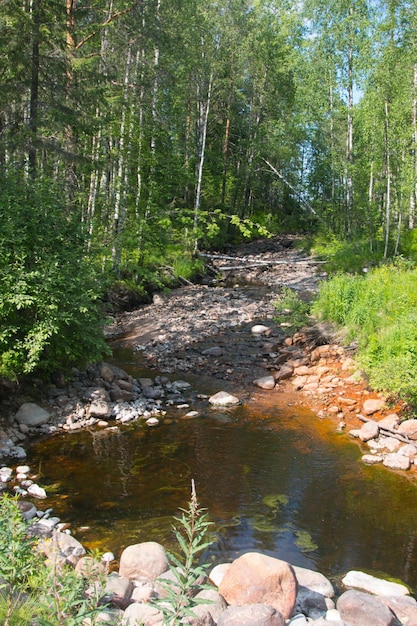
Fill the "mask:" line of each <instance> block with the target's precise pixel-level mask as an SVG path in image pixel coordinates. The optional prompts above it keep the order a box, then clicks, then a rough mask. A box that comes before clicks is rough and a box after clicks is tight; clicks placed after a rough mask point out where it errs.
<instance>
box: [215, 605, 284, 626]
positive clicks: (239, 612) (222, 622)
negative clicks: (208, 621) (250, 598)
mask: <svg viewBox="0 0 417 626" xmlns="http://www.w3.org/2000/svg"><path fill="white" fill-rule="evenodd" d="M217 626H285V619H284V618H283V616H282V615H281V613H280V612H279V611H277V610H276V609H274V608H273V607H272V606H267V605H264V604H251V605H247V606H229V607H228V608H227V610H226V611H224V612H223V613H222V614H221V615H220V617H219V620H218V622H217Z"/></svg>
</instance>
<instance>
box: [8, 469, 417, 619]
mask: <svg viewBox="0 0 417 626" xmlns="http://www.w3.org/2000/svg"><path fill="white" fill-rule="evenodd" d="M24 469H25V471H26V470H29V468H21V470H22V471H23V470H24ZM20 506H21V511H22V514H23V515H24V517H25V518H26V519H27V520H28V533H29V534H31V535H35V536H38V537H39V544H38V548H39V550H40V551H41V552H43V553H44V554H45V556H46V557H47V558H48V560H49V562H50V563H53V562H55V564H56V566H58V567H59V566H60V565H63V564H67V565H70V566H72V567H74V568H75V570H76V571H77V572H78V574H79V575H80V576H85V577H88V578H89V579H90V580H91V582H92V583H93V582H94V581H96V582H95V584H94V587H95V588H96V589H97V585H98V584H99V583H98V580H99V579H100V580H101V581H102V583H101V584H102V586H101V587H100V589H101V591H100V593H99V597H100V598H101V600H100V603H101V604H102V607H103V608H102V610H101V611H100V613H99V614H98V616H97V621H95V622H94V623H105V624H114V625H116V624H117V625H119V626H136V625H137V624H141V625H142V626H162V624H163V614H162V612H161V607H160V606H159V607H158V603H155V601H156V600H158V601H160V602H163V603H165V604H167V603H169V596H168V594H167V590H166V586H167V584H168V585H169V586H170V587H171V589H173V588H174V589H175V588H176V584H178V581H176V578H175V575H174V573H173V571H172V569H171V568H172V566H171V567H170V565H169V561H168V557H167V554H166V552H165V549H164V547H163V546H162V545H160V544H159V543H156V542H153V541H148V542H143V543H139V544H133V545H130V546H127V547H126V548H125V549H124V550H123V552H122V554H121V557H120V563H119V567H118V570H114V571H112V572H111V573H109V572H110V568H109V565H110V563H111V562H112V560H113V558H114V557H113V555H112V554H111V553H106V554H104V555H103V557H102V559H101V562H97V561H95V560H93V558H92V557H90V556H88V555H86V551H85V549H84V547H83V546H82V544H80V543H79V542H78V541H77V540H76V539H75V538H73V537H72V536H71V535H70V534H69V532H68V531H67V530H65V524H62V523H60V520H59V519H58V518H54V517H52V516H51V515H50V512H49V511H47V512H41V511H37V510H36V507H34V506H33V505H30V504H29V503H26V504H25V503H23V502H21V503H20ZM205 582H206V583H208V584H205V585H204V589H201V590H200V591H199V590H198V589H196V590H195V592H194V593H193V594H192V596H194V599H195V600H197V601H198V604H196V606H195V607H194V608H193V616H190V617H187V618H185V619H182V620H181V624H190V625H193V626H284V625H285V624H288V625H290V626H303V625H305V626H307V625H308V624H312V625H313V626H401V625H403V626H416V625H417V602H416V600H415V599H414V598H412V597H411V596H410V595H409V590H408V589H407V587H405V586H404V585H402V584H400V583H394V582H390V581H386V580H382V579H379V578H376V577H374V576H370V575H368V574H366V573H364V572H357V571H350V572H347V573H346V574H345V576H344V577H343V579H342V581H341V583H340V586H338V587H337V588H335V587H334V586H333V584H332V583H331V582H330V580H328V579H327V578H326V577H325V576H323V575H322V574H321V573H319V572H315V571H312V570H309V569H305V568H302V567H296V566H292V565H291V564H290V563H288V562H286V561H282V560H280V559H276V558H273V557H271V556H267V555H264V554H262V553H257V552H249V553H245V554H242V555H241V556H240V557H238V558H237V559H235V560H234V561H233V562H232V563H224V564H219V565H216V566H215V567H214V568H213V569H212V570H211V572H210V573H209V578H208V580H207V581H204V580H202V579H200V581H199V583H198V585H199V586H200V587H201V584H203V583H205ZM86 623H90V622H86ZM176 623H179V622H176Z"/></svg>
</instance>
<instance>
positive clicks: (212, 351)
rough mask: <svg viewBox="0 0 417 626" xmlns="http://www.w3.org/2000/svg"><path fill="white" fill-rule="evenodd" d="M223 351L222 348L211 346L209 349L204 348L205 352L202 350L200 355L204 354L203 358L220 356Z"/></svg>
mask: <svg viewBox="0 0 417 626" xmlns="http://www.w3.org/2000/svg"><path fill="white" fill-rule="evenodd" d="M223 352H224V350H223V348H220V346H212V347H211V348H206V349H205V350H203V352H202V353H201V354H204V356H214V357H216V356H222V354H223Z"/></svg>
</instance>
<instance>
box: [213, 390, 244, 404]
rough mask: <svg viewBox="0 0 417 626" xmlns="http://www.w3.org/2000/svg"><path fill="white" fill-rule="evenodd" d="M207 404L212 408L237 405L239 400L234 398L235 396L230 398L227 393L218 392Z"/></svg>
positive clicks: (230, 395)
mask: <svg viewBox="0 0 417 626" xmlns="http://www.w3.org/2000/svg"><path fill="white" fill-rule="evenodd" d="M209 402H210V404H212V405H213V406H228V405H234V404H239V403H240V400H239V398H236V396H232V394H230V393H227V391H218V392H217V393H215V394H214V395H213V396H210V398H209Z"/></svg>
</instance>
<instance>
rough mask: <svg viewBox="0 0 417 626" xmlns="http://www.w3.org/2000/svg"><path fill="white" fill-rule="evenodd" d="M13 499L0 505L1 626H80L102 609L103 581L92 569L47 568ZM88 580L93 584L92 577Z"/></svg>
mask: <svg viewBox="0 0 417 626" xmlns="http://www.w3.org/2000/svg"><path fill="white" fill-rule="evenodd" d="M27 531H28V524H27V523H26V522H25V521H24V520H23V518H22V516H21V514H20V511H19V508H18V505H17V500H16V499H15V498H11V497H10V496H8V495H7V494H6V495H4V496H2V498H1V506H0V622H1V624H3V625H4V626H30V625H32V624H36V626H81V625H82V624H85V623H86V619H87V618H90V619H91V620H92V621H90V622H89V623H91V624H94V623H95V621H94V616H95V615H96V614H97V613H98V612H99V611H101V610H102V608H103V607H102V606H99V597H100V595H101V593H102V590H103V586H102V584H100V583H102V582H103V581H100V580H99V579H98V577H97V573H96V571H94V572H93V570H92V572H91V576H88V575H87V576H80V575H79V574H77V573H76V572H75V571H74V570H73V569H72V568H70V567H68V566H64V565H60V566H58V564H57V561H56V559H54V558H52V565H51V566H47V565H46V563H45V561H44V559H43V557H42V555H41V554H40V552H38V551H37V550H36V541H35V539H34V538H32V537H30V535H29V534H28V532H27ZM93 580H94V584H92V581H93Z"/></svg>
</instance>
